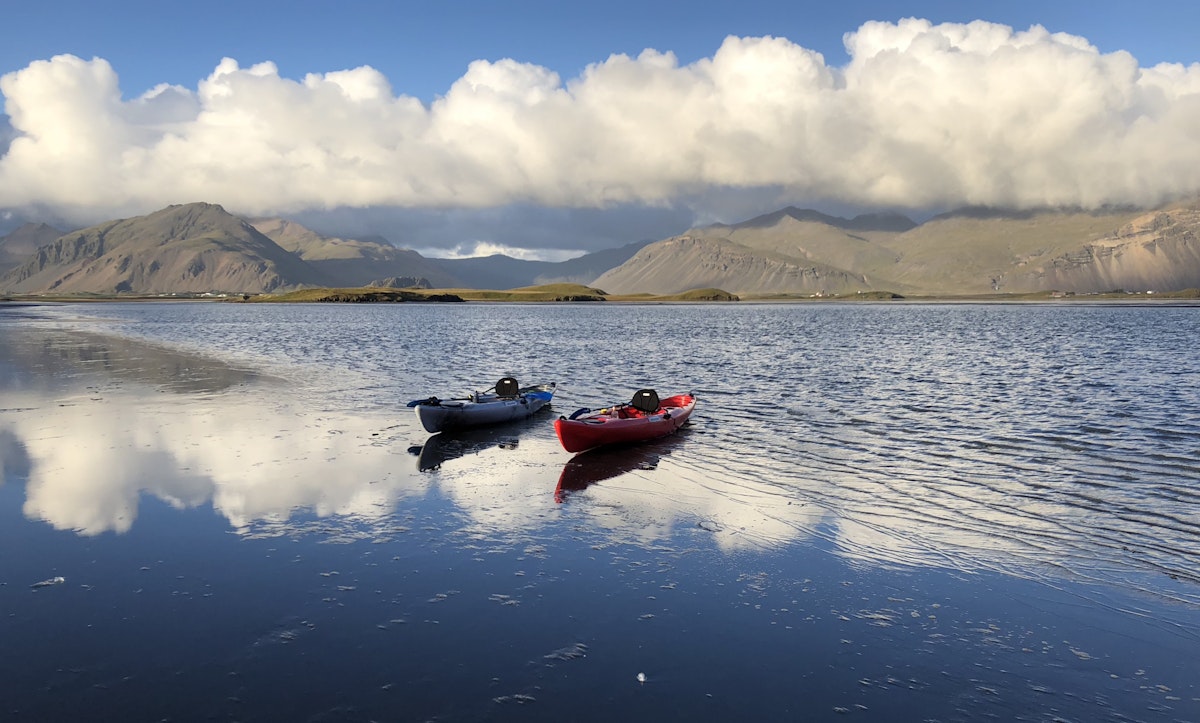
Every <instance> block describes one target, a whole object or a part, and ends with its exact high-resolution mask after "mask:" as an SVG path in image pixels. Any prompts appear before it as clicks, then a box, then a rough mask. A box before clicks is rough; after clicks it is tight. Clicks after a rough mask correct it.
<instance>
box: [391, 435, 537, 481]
mask: <svg viewBox="0 0 1200 723" xmlns="http://www.w3.org/2000/svg"><path fill="white" fill-rule="evenodd" d="M518 442H519V440H518V439H517V438H516V437H514V436H513V435H512V434H511V433H508V434H502V433H500V432H498V431H496V430H491V429H489V430H471V431H467V432H440V433H438V434H435V435H433V436H431V437H430V438H429V439H427V440H425V444H423V445H421V446H420V447H413V448H412V449H410V450H409V451H410V452H411V453H413V454H416V455H417V469H419V470H420V471H422V472H428V471H430V470H435V469H437V468H439V467H441V466H442V464H443V463H444V462H448V461H450V460H452V459H458V458H459V457H465V456H466V455H468V454H478V453H480V452H482V451H484V450H487V449H493V448H497V447H498V448H500V449H516V448H517V444H518Z"/></svg>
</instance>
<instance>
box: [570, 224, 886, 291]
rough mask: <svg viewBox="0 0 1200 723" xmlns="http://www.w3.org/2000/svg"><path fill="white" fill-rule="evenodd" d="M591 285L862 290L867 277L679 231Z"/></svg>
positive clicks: (609, 288) (658, 288) (631, 288)
mask: <svg viewBox="0 0 1200 723" xmlns="http://www.w3.org/2000/svg"><path fill="white" fill-rule="evenodd" d="M592 286H595V287H597V288H600V289H604V290H605V291H607V292H608V293H610V294H637V293H652V294H678V293H681V292H684V291H688V290H691V289H699V288H707V287H712V288H719V289H723V290H726V291H729V290H730V289H739V290H741V291H734V292H733V293H773V292H802V293H805V294H821V293H828V294H835V293H836V294H843V293H849V292H854V291H865V290H867V289H868V288H869V283H868V281H867V279H866V278H864V277H863V276H861V275H856V274H853V273H850V272H847V271H845V270H843V269H838V268H834V267H832V266H827V265H825V264H820V263H811V262H808V261H801V260H799V259H796V258H791V257H788V256H785V255H783V254H778V253H774V252H771V251H762V250H760V249H755V248H751V247H749V246H745V245H743V244H738V243H734V242H733V241H730V240H729V239H726V238H708V237H700V236H677V237H675V238H671V239H667V240H666V241H659V242H658V243H654V244H650V245H649V246H647V247H645V248H643V249H642V250H641V251H639V252H638V253H637V254H636V255H635V256H634V257H633V258H631V259H630V260H629V261H627V262H626V263H624V264H622V265H621V266H619V267H617V268H615V269H612V270H610V271H608V272H605V273H604V274H602V275H601V276H600V277H599V278H598V279H596V280H595V281H594V282H593V283H592Z"/></svg>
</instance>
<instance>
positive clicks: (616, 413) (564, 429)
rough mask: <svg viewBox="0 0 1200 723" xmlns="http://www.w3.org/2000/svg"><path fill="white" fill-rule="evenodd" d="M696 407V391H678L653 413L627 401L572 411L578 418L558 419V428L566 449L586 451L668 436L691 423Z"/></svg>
mask: <svg viewBox="0 0 1200 723" xmlns="http://www.w3.org/2000/svg"><path fill="white" fill-rule="evenodd" d="M695 408H696V397H695V395H692V394H677V395H675V396H673V397H668V398H667V399H663V400H662V401H661V402H660V403H659V407H658V409H657V410H656V411H655V412H653V413H649V414H647V413H643V412H638V411H637V410H633V409H631V408H630V407H628V406H627V405H620V406H618V407H613V408H611V409H601V410H599V411H596V412H587V413H584V414H579V413H576V414H575V415H572V416H573V417H575V418H574V419H568V418H567V417H559V418H558V419H556V420H554V432H555V434H557V435H558V441H559V442H561V443H562V446H563V449H565V450H567V451H568V452H583V451H586V450H589V449H595V448H596V447H604V446H608V445H614V444H633V443H636V442H645V441H647V440H651V439H658V438H659V437H665V436H667V435H668V434H673V433H674V432H675V431H676V430H678V429H679V428H680V427H682V426H683V425H684V424H685V423H687V421H688V418H689V417H690V416H691V414H692V410H693V409H695Z"/></svg>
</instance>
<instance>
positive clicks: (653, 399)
mask: <svg viewBox="0 0 1200 723" xmlns="http://www.w3.org/2000/svg"><path fill="white" fill-rule="evenodd" d="M629 406H631V407H633V408H634V409H637V410H639V411H642V412H645V413H647V414H653V413H654V412H657V411H658V392H656V391H654V390H653V389H639V390H637V391H636V392H634V393H633V401H631V402H630V403H629Z"/></svg>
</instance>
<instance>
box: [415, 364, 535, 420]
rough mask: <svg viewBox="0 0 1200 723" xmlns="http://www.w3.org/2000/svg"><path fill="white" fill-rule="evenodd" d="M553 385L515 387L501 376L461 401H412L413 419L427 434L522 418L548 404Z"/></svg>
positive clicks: (434, 398)
mask: <svg viewBox="0 0 1200 723" xmlns="http://www.w3.org/2000/svg"><path fill="white" fill-rule="evenodd" d="M554 388H555V382H551V383H549V384H536V385H534V386H529V387H518V386H517V380H516V379H513V378H512V377H505V378H504V379H501V380H500V381H498V382H496V386H494V387H492V388H491V389H489V390H487V391H484V392H473V393H471V394H469V395H468V396H466V397H465V398H461V399H438V398H437V397H429V398H428V399H414V400H413V401H411V402H409V403H408V406H410V407H414V408H416V411H417V419H420V420H421V426H423V427H425V431H427V432H445V431H449V430H454V429H467V428H469V427H481V426H484V425H489V424H502V423H504V422H512V421H516V420H518V419H525V418H526V417H529V416H530V415H532V414H533V413H534V412H536V411H538V410H539V409H541V408H542V407H544V406H546V405H547V404H549V403H550V401H551V400H552V399H553V398H554Z"/></svg>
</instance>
